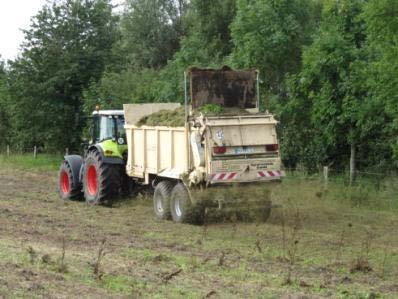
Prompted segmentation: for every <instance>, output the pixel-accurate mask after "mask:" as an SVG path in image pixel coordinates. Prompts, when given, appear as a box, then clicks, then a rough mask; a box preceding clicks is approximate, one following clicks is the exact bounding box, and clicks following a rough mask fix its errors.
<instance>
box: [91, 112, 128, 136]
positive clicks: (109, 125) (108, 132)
mask: <svg viewBox="0 0 398 299" xmlns="http://www.w3.org/2000/svg"><path fill="white" fill-rule="evenodd" d="M125 136H126V133H125V130H124V118H123V116H119V115H116V116H115V115H112V116H111V115H100V116H97V117H95V118H94V140H95V142H101V141H103V140H106V139H111V138H114V137H115V138H120V137H122V138H125Z"/></svg>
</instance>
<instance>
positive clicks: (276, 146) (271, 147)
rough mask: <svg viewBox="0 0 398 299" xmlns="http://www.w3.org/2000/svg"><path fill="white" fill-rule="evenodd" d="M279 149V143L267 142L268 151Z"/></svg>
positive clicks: (266, 148)
mask: <svg viewBox="0 0 398 299" xmlns="http://www.w3.org/2000/svg"><path fill="white" fill-rule="evenodd" d="M278 149H279V146H278V144H267V145H266V146H265V150H266V151H267V152H276V151H277V150H278Z"/></svg>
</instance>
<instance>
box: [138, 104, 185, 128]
mask: <svg viewBox="0 0 398 299" xmlns="http://www.w3.org/2000/svg"><path fill="white" fill-rule="evenodd" d="M184 118H185V110H184V107H180V108H177V109H175V110H160V111H158V112H155V113H152V114H150V115H146V116H144V117H143V118H141V119H140V120H139V121H138V122H137V123H136V126H137V127H141V126H165V127H183V126H184V125H185V121H184Z"/></svg>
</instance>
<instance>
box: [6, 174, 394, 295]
mask: <svg viewBox="0 0 398 299" xmlns="http://www.w3.org/2000/svg"><path fill="white" fill-rule="evenodd" d="M264 188H267V187H264ZM272 188H273V189H272V199H273V201H274V203H276V205H277V206H276V207H274V208H273V211H272V213H271V217H270V218H269V220H268V222H266V223H255V222H254V223H243V222H239V221H236V219H235V220H234V218H233V217H232V218H231V219H229V220H228V221H223V222H217V221H211V222H210V223H207V224H205V225H203V226H193V225H181V224H174V223H172V222H168V221H157V220H155V219H154V217H153V213H152V203H151V201H150V200H148V199H146V198H144V197H142V196H139V197H138V198H125V199H123V200H120V201H119V202H118V203H116V204H115V205H114V206H113V207H112V208H109V207H93V206H88V205H86V204H85V203H84V202H65V201H62V200H61V199H60V198H59V197H58V195H57V190H56V172H53V171H41V172H39V171H26V170H11V169H10V168H5V169H0V297H4V298H16V297H18V298H32V297H33V298H42V297H46V298H142V297H144V298H324V297H330V298H379V297H380V298H397V297H398V234H397V233H396V231H397V227H398V211H397V210H396V209H385V208H383V209H375V208H374V207H366V206H365V207H353V206H352V204H351V203H347V202H345V201H343V200H338V199H337V200H336V199H332V196H331V195H330V194H331V193H333V198H334V197H336V196H337V197H338V196H339V191H338V190H337V191H336V190H328V191H325V190H324V189H322V188H323V187H321V186H320V185H319V183H318V182H312V181H304V180H285V182H283V183H282V184H280V185H278V186H274V187H272ZM328 192H329V193H328Z"/></svg>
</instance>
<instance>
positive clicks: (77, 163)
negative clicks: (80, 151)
mask: <svg viewBox="0 0 398 299" xmlns="http://www.w3.org/2000/svg"><path fill="white" fill-rule="evenodd" d="M64 159H65V161H66V162H67V163H68V164H69V165H70V168H71V170H72V175H73V185H74V186H79V185H80V183H81V179H80V169H81V167H82V165H83V157H82V156H79V155H68V156H64Z"/></svg>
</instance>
